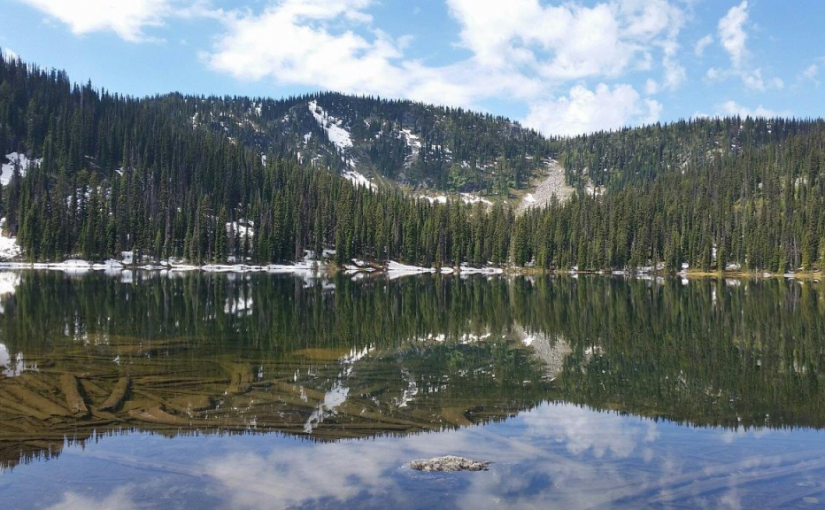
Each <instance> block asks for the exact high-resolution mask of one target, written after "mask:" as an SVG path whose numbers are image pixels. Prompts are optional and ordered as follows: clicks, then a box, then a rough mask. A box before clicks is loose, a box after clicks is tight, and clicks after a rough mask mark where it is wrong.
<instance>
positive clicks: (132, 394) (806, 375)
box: [0, 272, 825, 467]
mask: <svg viewBox="0 0 825 510" xmlns="http://www.w3.org/2000/svg"><path fill="white" fill-rule="evenodd" d="M15 282H16V283H15V286H14V287H13V291H9V289H4V292H5V293H4V294H3V296H2V298H0V299H1V300H0V311H2V313H0V364H2V365H3V366H0V463H1V464H2V466H5V467H11V466H14V465H16V464H18V463H19V462H21V461H23V462H25V461H27V460H29V459H32V458H37V457H41V456H52V455H57V454H59V453H60V451H61V450H62V449H63V448H64V446H65V444H67V441H66V440H68V443H69V444H71V443H73V442H79V443H83V442H85V441H88V440H90V439H94V438H97V437H98V436H101V435H108V434H117V433H122V432H126V431H133V430H140V431H149V432H154V433H158V434H164V435H167V436H175V435H181V434H196V433H197V434H200V433H221V434H232V433H255V432H275V433H283V434H288V435H294V436H301V437H306V438H309V439H312V440H317V441H337V440H341V439H348V438H365V437H372V436H376V435H407V434H411V433H418V432H426V431H439V430H445V429H457V428H460V427H466V426H471V425H474V424H481V423H488V422H491V421H498V420H503V419H506V418H508V417H510V416H513V415H515V414H518V413H520V412H522V411H525V410H529V409H532V408H535V407H536V406H538V405H539V404H541V403H542V402H547V401H551V402H568V403H571V404H577V405H585V406H588V407H591V408H593V409H596V410H604V411H615V412H620V413H632V414H637V415H641V416H647V417H652V418H656V419H658V418H666V419H669V420H673V421H677V422H689V423H691V424H695V425H703V426H704V425H711V426H721V427H725V428H729V429H731V430H738V431H742V430H747V429H748V428H751V427H760V428H761V427H771V428H782V427H803V426H804V427H816V428H822V427H823V425H825V413H823V403H822V402H823V398H822V394H821V390H820V382H821V381H820V379H821V374H822V366H821V363H822V354H823V347H824V346H823V344H825V337H824V336H823V335H822V333H823V332H825V328H824V326H825V313H823V312H825V301H824V300H823V297H824V296H825V292H823V291H825V288H823V287H821V286H820V285H819V284H811V283H806V284H801V283H798V282H783V281H776V280H770V281H756V280H754V281H743V282H741V283H740V282H738V281H737V282H736V283H730V282H725V281H717V280H707V281H692V282H690V283H689V285H683V284H682V282H681V281H679V280H670V279H667V280H659V281H640V280H621V279H611V278H601V277H592V278H588V277H582V278H579V279H577V280H576V279H571V278H537V279H531V278H512V279H505V278H494V279H489V280H488V279H484V278H480V277H479V278H470V279H466V280H464V279H459V278H453V277H449V278H440V277H429V276H426V277H415V278H404V279H399V280H393V281H388V280H386V279H384V278H369V279H365V280H362V281H358V282H353V281H351V280H350V279H348V278H345V277H337V278H334V279H332V280H308V281H307V280H302V279H295V278H290V277H273V276H269V275H241V276H238V275H210V274H189V275H184V276H177V277H171V276H158V275H157V274H156V273H137V274H135V276H134V278H130V279H128V280H126V281H123V280H122V279H115V278H110V277H107V276H104V275H99V274H98V275H95V274H92V275H86V276H83V277H67V276H65V275H62V274H60V273H38V272H24V273H22V274H20V276H19V278H16V279H15ZM573 409H575V407H574V408H573ZM570 412H571V413H572V414H575V412H574V411H573V410H571V411H570ZM573 423H575V421H574V422H573ZM587 425H588V424H587V423H583V422H582V423H579V424H578V425H576V427H578V428H582V427H586V426H587ZM649 433H650V434H655V429H651V431H649ZM587 437H597V436H596V435H592V436H587ZM605 437H607V436H605ZM642 441H644V439H642ZM634 447H635V446H634ZM568 448H573V449H583V450H591V451H593V452H594V454H596V455H598V454H599V453H600V452H601V453H602V454H603V453H604V452H608V451H609V452H610V453H611V454H612V455H614V456H621V454H622V452H623V451H626V450H627V448H630V446H629V445H627V444H622V443H621V442H618V443H615V444H598V443H596V444H580V443H579V442H577V441H576V440H575V438H574V436H573V431H571V432H570V437H569V440H568ZM571 453H575V452H574V451H573V450H571Z"/></svg>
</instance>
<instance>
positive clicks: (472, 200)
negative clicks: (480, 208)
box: [461, 193, 493, 205]
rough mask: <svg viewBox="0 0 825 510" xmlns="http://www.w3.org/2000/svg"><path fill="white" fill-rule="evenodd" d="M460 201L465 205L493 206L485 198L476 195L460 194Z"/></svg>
mask: <svg viewBox="0 0 825 510" xmlns="http://www.w3.org/2000/svg"><path fill="white" fill-rule="evenodd" d="M461 201H462V202H464V203H465V204H477V203H479V202H480V203H482V204H486V205H493V203H492V202H491V201H489V200H487V199H486V198H481V197H480V196H478V195H473V194H472V193H461Z"/></svg>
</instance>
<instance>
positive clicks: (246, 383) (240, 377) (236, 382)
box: [223, 363, 255, 395]
mask: <svg viewBox="0 0 825 510" xmlns="http://www.w3.org/2000/svg"><path fill="white" fill-rule="evenodd" d="M223 367H224V369H226V370H227V371H229V373H230V380H229V387H228V388H227V389H226V392H227V393H229V394H231V395H240V394H243V393H246V392H248V391H249V390H251V389H252V381H254V380H255V377H254V376H253V375H252V369H251V368H250V367H249V365H246V364H240V363H224V364H223Z"/></svg>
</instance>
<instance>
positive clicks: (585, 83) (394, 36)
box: [0, 0, 825, 135]
mask: <svg viewBox="0 0 825 510" xmlns="http://www.w3.org/2000/svg"><path fill="white" fill-rule="evenodd" d="M0 13H2V18H3V23H2V24H0V47H1V48H2V49H3V52H4V54H5V55H6V56H19V57H20V58H22V59H24V60H25V61H27V62H30V63H35V64H38V65H40V66H42V67H53V68H57V69H64V70H66V71H67V72H68V73H69V76H70V77H71V78H72V79H73V80H75V81H77V82H86V81H87V80H91V81H92V83H93V84H94V85H95V86H96V87H100V88H104V89H106V90H108V91H111V92H118V93H123V94H131V95H137V96H144V95H151V94H161V93H167V92H173V91H177V92H183V93H190V94H203V95H245V96H265V97H273V98H281V97H286V96H290V95H295V94H300V93H304V92H314V91H323V90H331V91H339V92H344V93H352V94H368V95H373V96H380V97H385V98H405V99H413V100H417V101H423V102H426V103H433V104H439V105H448V106H456V107H459V106H460V107H464V108H469V109H474V110H479V111H484V112H489V113H492V114H495V115H504V116H506V117H510V118H511V119H514V120H518V121H520V122H522V123H523V124H525V125H526V126H528V127H532V128H535V129H537V130H539V131H541V132H543V133H544V134H546V135H575V134H579V133H586V132H592V131H596V130H603V129H620V128H622V127H624V126H636V125H643V124H648V123H654V122H669V121H675V120H679V119H685V118H691V117H698V116H715V115H735V114H738V115H742V116H746V115H752V116H795V117H799V118H809V117H822V116H825V94H823V90H821V87H822V82H823V81H825V31H823V30H821V23H822V20H825V2H823V1H822V0H793V1H785V2H781V1H779V0H733V1H731V0H590V1H587V0H578V1H577V0H574V1H567V2H559V1H546V0H545V1H541V0H420V1H412V0H410V1H403V0H235V1H230V0H128V1H125V0H124V1H115V0H0Z"/></svg>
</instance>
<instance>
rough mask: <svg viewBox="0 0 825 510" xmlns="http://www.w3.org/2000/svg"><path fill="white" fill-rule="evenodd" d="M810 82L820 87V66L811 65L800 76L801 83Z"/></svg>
mask: <svg viewBox="0 0 825 510" xmlns="http://www.w3.org/2000/svg"><path fill="white" fill-rule="evenodd" d="M806 80H807V81H810V82H812V83H813V84H814V85H816V86H817V87H818V86H819V64H811V65H810V66H808V67H807V68H806V69H805V70H804V71H802V73H801V74H800V75H799V81H806Z"/></svg>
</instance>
